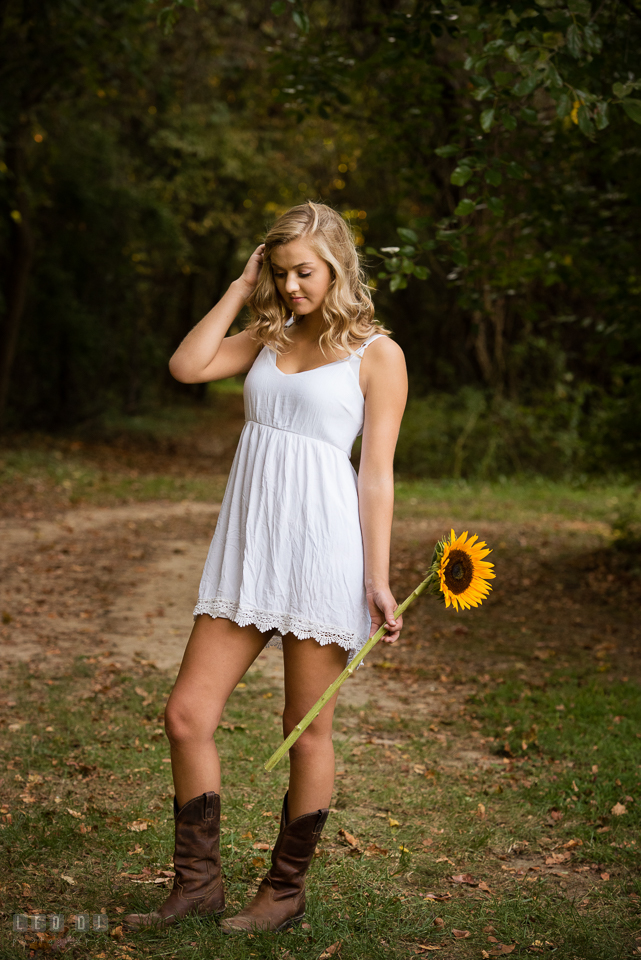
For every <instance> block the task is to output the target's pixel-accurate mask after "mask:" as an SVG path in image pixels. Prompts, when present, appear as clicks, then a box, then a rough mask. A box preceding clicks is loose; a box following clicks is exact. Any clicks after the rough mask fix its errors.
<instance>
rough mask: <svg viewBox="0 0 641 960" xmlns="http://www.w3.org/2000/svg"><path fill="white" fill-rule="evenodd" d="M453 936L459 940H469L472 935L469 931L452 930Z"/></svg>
mask: <svg viewBox="0 0 641 960" xmlns="http://www.w3.org/2000/svg"><path fill="white" fill-rule="evenodd" d="M452 936H453V937H455V938H456V939H457V940H467V938H468V937H470V936H472V934H471V933H470V931H469V930H452Z"/></svg>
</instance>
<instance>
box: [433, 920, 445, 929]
mask: <svg viewBox="0 0 641 960" xmlns="http://www.w3.org/2000/svg"><path fill="white" fill-rule="evenodd" d="M432 926H434V927H437V928H438V929H439V930H440V929H441V927H444V926H445V920H443V918H442V917H434V919H433V920H432Z"/></svg>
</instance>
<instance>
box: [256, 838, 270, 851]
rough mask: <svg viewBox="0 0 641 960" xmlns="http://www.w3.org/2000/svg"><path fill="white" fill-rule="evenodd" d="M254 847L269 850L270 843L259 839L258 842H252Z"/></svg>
mask: <svg viewBox="0 0 641 960" xmlns="http://www.w3.org/2000/svg"><path fill="white" fill-rule="evenodd" d="M252 849H254V850H269V844H268V843H261V842H260V840H257V841H256V843H254V844H252Z"/></svg>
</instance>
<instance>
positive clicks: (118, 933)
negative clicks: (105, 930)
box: [109, 923, 122, 937]
mask: <svg viewBox="0 0 641 960" xmlns="http://www.w3.org/2000/svg"><path fill="white" fill-rule="evenodd" d="M109 936H110V937H122V924H121V923H119V924H118V926H117V927H114V928H113V930H110V931H109Z"/></svg>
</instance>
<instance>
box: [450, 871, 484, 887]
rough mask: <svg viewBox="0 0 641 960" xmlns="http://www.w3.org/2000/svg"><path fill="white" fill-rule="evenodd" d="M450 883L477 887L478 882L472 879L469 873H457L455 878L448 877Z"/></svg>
mask: <svg viewBox="0 0 641 960" xmlns="http://www.w3.org/2000/svg"><path fill="white" fill-rule="evenodd" d="M450 880H451V881H452V883H466V884H468V886H470V887H476V886H478V881H476V880H475V879H474V877H473V876H472V874H471V873H457V874H456V876H455V877H450Z"/></svg>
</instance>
